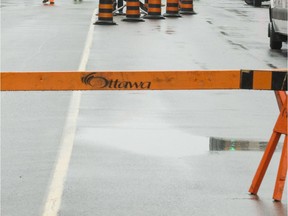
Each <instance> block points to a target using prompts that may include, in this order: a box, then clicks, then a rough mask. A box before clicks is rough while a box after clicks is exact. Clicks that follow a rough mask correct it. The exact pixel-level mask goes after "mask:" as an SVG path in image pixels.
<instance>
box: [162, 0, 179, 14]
mask: <svg viewBox="0 0 288 216" xmlns="http://www.w3.org/2000/svg"><path fill="white" fill-rule="evenodd" d="M164 17H181V15H180V14H179V0H167V5H166V13H165V14H164Z"/></svg>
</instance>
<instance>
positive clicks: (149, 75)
mask: <svg viewBox="0 0 288 216" xmlns="http://www.w3.org/2000/svg"><path fill="white" fill-rule="evenodd" d="M1 84H2V86H1V91H63V90H193V89H195V90H196V89H197V90H205V89H207V90H208V89H210V90H212V89H254V90H284V91H286V90H287V69H284V70H280V71H279V70H277V71H271V70H258V71H257V70H204V71H106V72H102V71H99V72H97V71H91V72H77V71H75V72H2V73H1Z"/></svg>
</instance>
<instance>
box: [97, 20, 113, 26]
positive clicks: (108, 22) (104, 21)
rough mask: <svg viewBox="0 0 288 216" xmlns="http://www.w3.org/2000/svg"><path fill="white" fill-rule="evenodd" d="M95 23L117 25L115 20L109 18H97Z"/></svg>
mask: <svg viewBox="0 0 288 216" xmlns="http://www.w3.org/2000/svg"><path fill="white" fill-rule="evenodd" d="M94 25H117V24H116V23H115V22H113V21H108V20H97V21H96V22H95V23H94Z"/></svg>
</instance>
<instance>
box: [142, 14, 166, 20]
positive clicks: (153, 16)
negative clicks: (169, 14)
mask: <svg viewBox="0 0 288 216" xmlns="http://www.w3.org/2000/svg"><path fill="white" fill-rule="evenodd" d="M143 18H144V19H165V17H164V16H162V15H149V14H148V15H145V16H144V17H143Z"/></svg>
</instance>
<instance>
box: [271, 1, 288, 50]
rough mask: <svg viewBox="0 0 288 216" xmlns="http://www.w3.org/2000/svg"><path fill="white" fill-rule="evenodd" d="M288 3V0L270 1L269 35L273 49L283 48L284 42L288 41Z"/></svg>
mask: <svg viewBox="0 0 288 216" xmlns="http://www.w3.org/2000/svg"><path fill="white" fill-rule="evenodd" d="M287 5H288V0H271V2H270V7H269V17H270V22H269V24H268V37H269V38H270V48H271V49H281V48H282V42H287V25H288V22H287V9H288V8H287Z"/></svg>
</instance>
